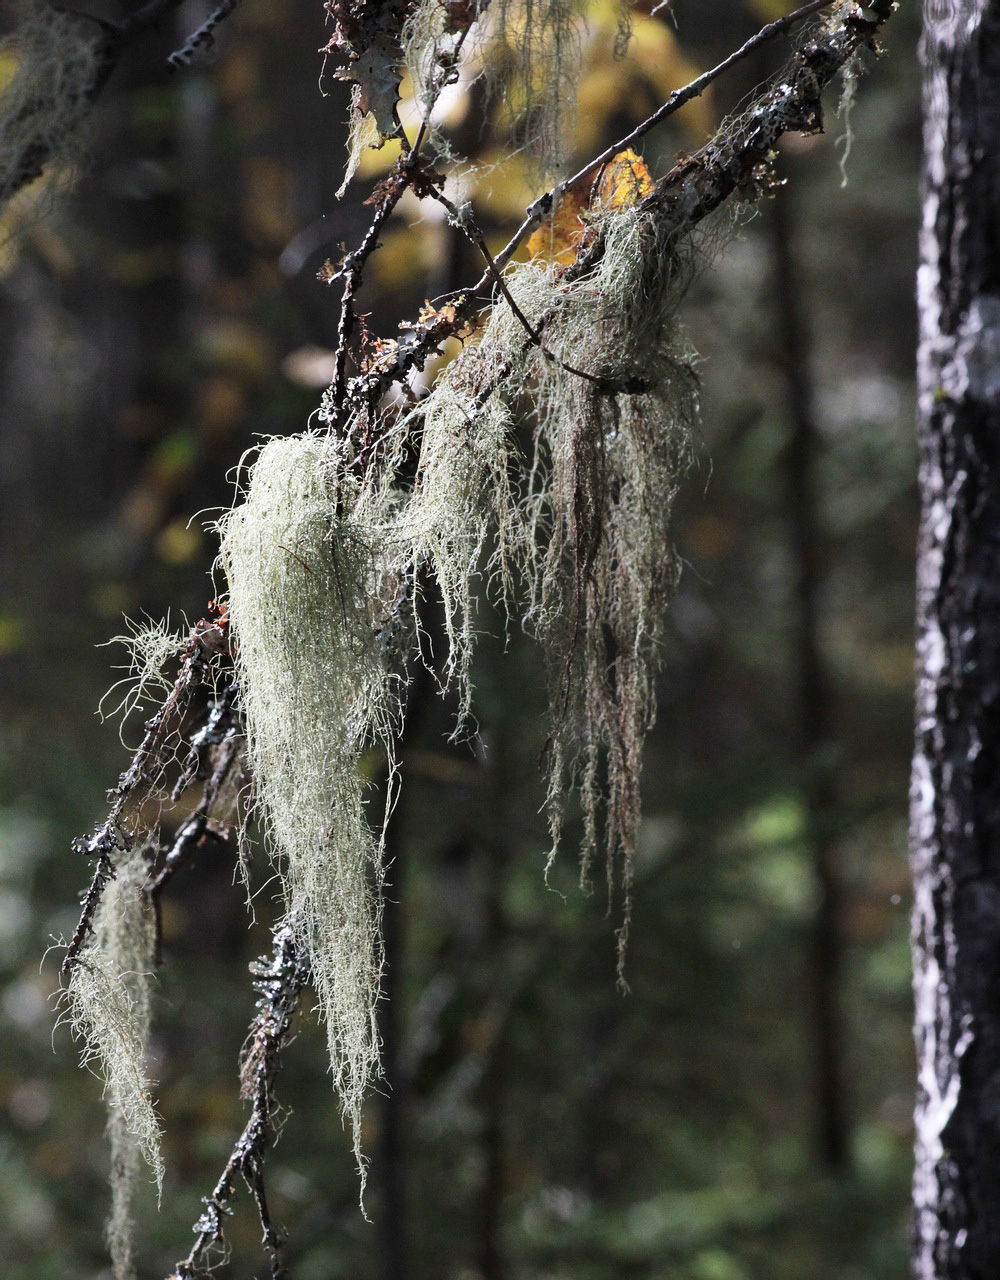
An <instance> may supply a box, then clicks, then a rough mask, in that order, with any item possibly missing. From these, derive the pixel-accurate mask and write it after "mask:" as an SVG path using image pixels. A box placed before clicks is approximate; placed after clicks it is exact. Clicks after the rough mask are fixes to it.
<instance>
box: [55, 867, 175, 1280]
mask: <svg viewBox="0 0 1000 1280" xmlns="http://www.w3.org/2000/svg"><path fill="white" fill-rule="evenodd" d="M148 870H149V868H148V865H147V861H146V855H145V850H144V849H142V848H137V849H135V850H133V851H132V852H131V853H125V854H122V855H121V856H120V859H119V861H118V863H117V865H116V867H115V876H114V879H113V880H112V881H111V882H110V884H109V885H108V887H107V889H106V890H105V893H104V897H103V898H102V900H101V903H100V906H99V907H98V909H97V913H96V916H95V919H94V930H93V934H92V936H91V939H90V941H89V943H88V944H87V946H86V947H85V948H84V950H83V951H82V952H81V953H80V955H79V956H78V957H77V959H76V961H75V962H74V965H73V967H72V969H71V970H70V978H69V982H68V985H67V988H66V992H65V1017H66V1020H67V1021H68V1022H69V1025H70V1027H71V1028H72V1030H73V1032H74V1034H75V1035H76V1036H78V1037H79V1038H80V1040H81V1041H82V1044H83V1050H82V1058H83V1061H84V1062H85V1063H86V1062H92V1063H93V1064H94V1065H95V1067H96V1069H97V1071H98V1073H99V1075H100V1076H101V1077H102V1079H103V1080H104V1082H105V1100H106V1103H107V1108H108V1138H109V1141H110V1145H111V1215H110V1218H109V1220H108V1225H107V1239H108V1247H109V1250H110V1252H111V1258H112V1262H113V1264H114V1269H115V1277H116V1280H132V1278H133V1277H134V1275H135V1265H134V1244H133V1220H132V1202H133V1198H134V1194H135V1188H136V1183H137V1180H138V1178H139V1176H140V1173H141V1169H142V1161H145V1163H146V1164H147V1165H148V1166H149V1168H150V1169H151V1170H152V1172H153V1176H154V1178H155V1180H156V1185H157V1187H158V1188H160V1187H162V1184H163V1173H164V1168H163V1158H162V1156H161V1154H160V1120H159V1116H158V1115H157V1114H156V1111H155V1109H154V1106H153V1102H152V1090H153V1084H152V1081H151V1080H150V1079H149V1075H148V1071H147V1065H146V1060H147V1056H148V1053H149V1034H150V1022H151V1012H150V1010H151V989H152V974H151V970H152V966H153V949H154V940H155V925H154V920H153V911H152V908H151V906H150V904H149V902H148V900H147V896H146V893H145V884H146V878H147V875H148Z"/></svg>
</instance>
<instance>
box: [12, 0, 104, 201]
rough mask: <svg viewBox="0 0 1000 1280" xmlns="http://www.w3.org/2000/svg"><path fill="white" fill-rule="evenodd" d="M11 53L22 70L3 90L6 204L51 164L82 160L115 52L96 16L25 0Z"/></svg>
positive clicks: (56, 164)
mask: <svg viewBox="0 0 1000 1280" xmlns="http://www.w3.org/2000/svg"><path fill="white" fill-rule="evenodd" d="M4 52H6V53H7V54H8V55H10V56H13V57H15V58H16V59H17V70H16V71H15V73H14V75H13V77H12V78H11V80H10V82H9V83H8V84H7V86H6V87H5V88H4V90H3V92H2V94H0V209H2V208H3V206H4V205H5V204H6V203H7V201H8V200H9V199H10V198H11V196H12V195H14V194H15V193H16V192H17V191H19V190H20V189H21V188H22V187H23V186H25V184H26V183H27V182H30V181H32V180H33V179H34V178H36V177H37V176H38V175H39V174H40V173H41V171H42V168H43V167H44V166H53V167H59V166H66V165H67V164H69V163H71V162H72V161H75V160H77V159H78V158H79V156H80V154H81V152H82V149H83V146H84V141H85V122H86V117H87V113H88V111H89V108H90V104H91V102H92V100H93V97H94V94H95V92H96V89H97V87H98V84H99V82H100V77H101V75H102V72H103V68H104V62H105V59H106V56H107V50H106V41H105V38H104V36H103V34H102V31H101V28H100V26H99V25H98V24H97V23H96V22H95V21H94V20H93V19H91V18H85V17H83V16H81V15H79V14H75V13H68V12H65V11H63V10H60V9H58V8H55V7H54V6H53V5H51V4H48V3H45V0H24V3H22V4H21V6H20V8H19V11H18V21H17V28H16V30H15V32H14V34H13V35H12V36H11V37H10V38H9V39H8V40H7V41H5V42H4Z"/></svg>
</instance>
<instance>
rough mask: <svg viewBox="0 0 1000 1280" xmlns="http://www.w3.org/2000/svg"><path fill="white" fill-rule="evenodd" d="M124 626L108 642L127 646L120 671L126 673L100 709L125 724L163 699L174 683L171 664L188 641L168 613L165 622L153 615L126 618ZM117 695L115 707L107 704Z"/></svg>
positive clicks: (105, 714) (104, 698) (116, 682)
mask: <svg viewBox="0 0 1000 1280" xmlns="http://www.w3.org/2000/svg"><path fill="white" fill-rule="evenodd" d="M125 625H126V626H127V627H128V631H127V632H125V633H123V634H122V635H120V636H113V637H112V638H111V639H110V640H108V641H107V642H106V643H107V644H109V645H111V644H119V645H123V646H124V647H125V649H126V650H127V652H128V661H127V662H126V663H124V664H123V665H122V666H119V667H118V670H119V671H125V672H126V673H127V674H126V675H125V676H123V677H122V679H121V680H116V681H115V683H114V684H113V685H112V686H111V688H110V689H109V690H108V691H107V693H106V694H105V695H104V697H103V698H102V699H101V702H100V706H99V708H98V710H99V712H100V714H101V715H102V716H103V717H104V718H109V717H112V716H115V717H120V718H121V721H122V724H123V726H124V723H125V721H127V720H128V719H129V717H130V716H131V715H132V714H133V712H135V711H136V710H139V709H141V708H143V707H145V706H147V705H149V704H150V703H159V702H162V701H163V697H164V695H165V694H168V693H169V692H170V690H171V689H172V688H173V684H174V674H175V673H173V672H170V668H171V665H172V664H176V661H177V659H178V658H179V657H180V655H181V654H182V653H183V651H184V646H185V645H186V644H187V636H186V635H185V634H184V633H183V632H181V631H175V630H174V629H173V628H172V627H171V625H170V618H169V616H168V617H167V618H166V619H165V620H164V621H162V622H161V621H157V620H155V619H152V618H150V619H147V620H146V621H145V622H135V621H133V620H132V619H131V618H126V619H125ZM168 672H170V674H168ZM116 695H117V696H118V697H119V701H118V702H117V703H116V704H115V705H114V706H113V707H112V706H108V705H107V704H109V703H110V701H111V700H112V699H113V698H114V697H115V696H116Z"/></svg>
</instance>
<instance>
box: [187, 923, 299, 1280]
mask: <svg viewBox="0 0 1000 1280" xmlns="http://www.w3.org/2000/svg"><path fill="white" fill-rule="evenodd" d="M296 933H297V931H296V929H295V927H294V922H293V921H291V920H285V921H283V922H282V923H281V924H280V925H278V927H277V928H276V929H275V931H274V950H273V951H272V953H271V955H270V956H269V957H268V956H264V957H262V958H261V959H260V960H258V961H256V963H254V964H252V965H251V966H250V972H251V973H252V974H253V988H254V991H255V992H256V993H257V995H258V997H259V1000H258V1010H259V1012H258V1013H257V1016H256V1017H255V1018H254V1020H253V1022H252V1024H251V1026H250V1034H249V1036H248V1037H247V1042H246V1045H245V1047H244V1050H243V1060H242V1064H241V1071H240V1076H241V1087H240V1093H241V1096H242V1097H243V1098H244V1100H245V1101H247V1102H249V1103H250V1105H251V1111H250V1119H249V1120H248V1121H247V1123H246V1127H245V1128H244V1130H243V1132H242V1133H241V1134H240V1136H239V1138H238V1139H237V1141H236V1144H235V1145H234V1147H233V1151H232V1154H231V1155H230V1157H229V1159H228V1160H227V1162H226V1167H225V1168H224V1169H223V1171H222V1175H221V1176H220V1178H219V1180H218V1182H217V1183H216V1184H215V1187H214V1188H213V1190H212V1194H211V1195H210V1196H208V1197H207V1198H206V1199H205V1201H204V1204H205V1211H204V1213H203V1214H202V1215H201V1217H200V1218H199V1219H198V1221H197V1222H196V1223H195V1226H194V1230H195V1232H196V1234H197V1239H196V1240H195V1244H194V1248H193V1249H192V1250H191V1252H190V1253H189V1254H188V1256H187V1257H186V1258H185V1259H184V1261H183V1262H179V1263H178V1264H177V1267H176V1269H175V1271H174V1272H173V1274H172V1275H171V1277H170V1280H195V1278H196V1277H197V1276H199V1275H204V1274H206V1273H207V1270H208V1267H207V1265H206V1264H207V1258H208V1255H209V1253H210V1251H211V1250H212V1248H213V1247H214V1246H216V1245H218V1244H219V1243H220V1242H221V1241H222V1238H223V1235H224V1231H225V1220H226V1218H227V1217H229V1216H230V1214H231V1213H232V1212H233V1203H234V1201H235V1200H236V1195H237V1187H238V1179H239V1178H242V1179H243V1181H244V1182H245V1183H246V1186H247V1188H248V1189H249V1191H250V1193H251V1195H252V1196H253V1199H254V1203H255V1204H256V1207H257V1213H258V1215H259V1217H260V1225H261V1230H262V1232H263V1243H264V1245H265V1247H266V1248H267V1250H268V1252H269V1254H270V1257H271V1277H272V1280H281V1277H282V1276H284V1275H285V1269H284V1266H283V1263H282V1244H283V1241H282V1237H281V1234H280V1232H279V1231H278V1230H277V1228H276V1227H275V1226H274V1224H273V1222H272V1221H271V1215H270V1211H269V1209H268V1204H267V1194H266V1191H265V1187H264V1159H265V1156H266V1155H267V1152H268V1150H269V1149H270V1147H271V1146H272V1144H273V1142H274V1139H275V1137H276V1136H277V1132H278V1129H279V1127H280V1126H279V1124H278V1120H277V1104H276V1102H275V1097H274V1081H275V1077H276V1076H277V1073H278V1069H279V1067H280V1065H281V1053H282V1050H283V1049H284V1047H285V1045H286V1044H287V1043H288V1041H289V1037H290V1035H291V1027H292V1018H293V1017H294V1014H295V1011H296V1009H297V1007H298V1003H299V997H300V996H301V994H302V990H303V988H304V987H305V985H306V983H307V982H308V981H309V959H308V957H307V955H306V953H305V951H304V949H303V948H302V946H301V945H300V944H299V943H298V942H297V941H296Z"/></svg>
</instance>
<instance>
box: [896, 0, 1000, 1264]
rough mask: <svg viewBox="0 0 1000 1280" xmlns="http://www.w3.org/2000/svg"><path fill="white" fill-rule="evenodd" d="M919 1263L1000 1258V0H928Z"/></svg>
mask: <svg viewBox="0 0 1000 1280" xmlns="http://www.w3.org/2000/svg"><path fill="white" fill-rule="evenodd" d="M925 20H926V25H925V35H924V43H923V53H922V56H923V63H924V75H925V82H924V85H925V87H924V103H925V126H924V141H925V152H926V170H925V185H924V224H923V233H922V244H921V267H920V277H919V288H918V294H919V306H920V324H921V337H920V351H919V392H920V414H919V418H920V423H919V430H920V445H921V465H920V489H921V504H922V523H921V534H920V546H919V561H918V582H917V597H918V599H917V648H918V657H917V708H916V711H917V722H916V750H915V754H914V764H913V777H912V792H911V805H912V807H911V835H912V838H911V850H912V855H911V856H912V865H913V874H914V918H913V947H914V990H915V996H916V1044H917V1055H918V1073H919V1074H918V1097H917V1107H916V1174H915V1184H914V1206H915V1209H914V1232H913V1235H914V1240H913V1246H914V1247H913V1274H914V1276H915V1277H916V1278H917V1280H980V1278H981V1280H987V1278H988V1280H994V1278H995V1277H996V1276H998V1275H1000V0H925Z"/></svg>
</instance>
